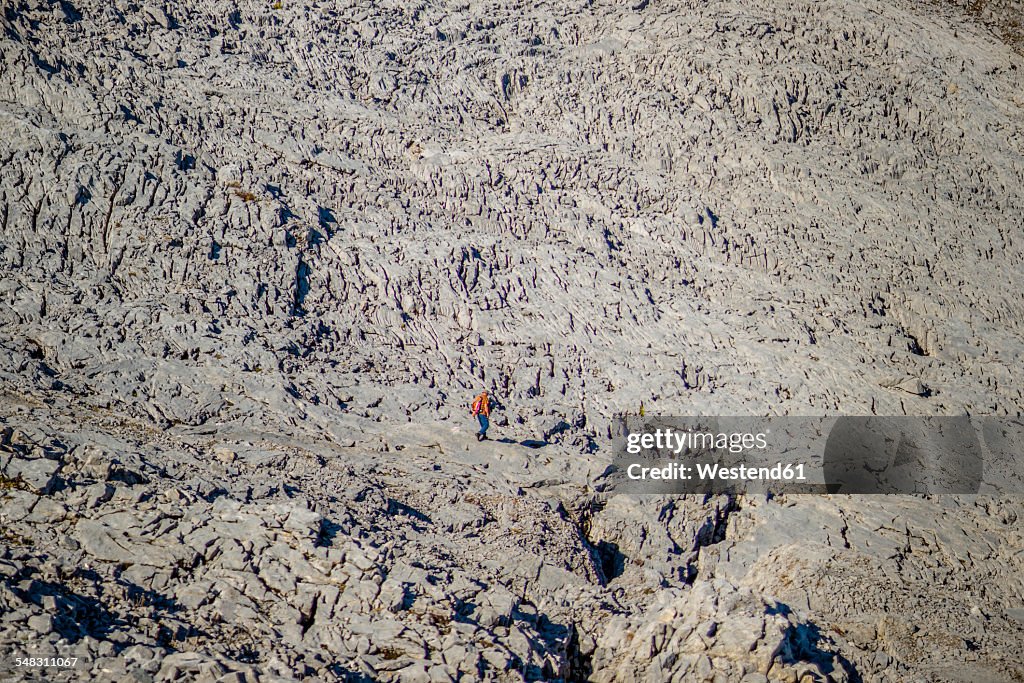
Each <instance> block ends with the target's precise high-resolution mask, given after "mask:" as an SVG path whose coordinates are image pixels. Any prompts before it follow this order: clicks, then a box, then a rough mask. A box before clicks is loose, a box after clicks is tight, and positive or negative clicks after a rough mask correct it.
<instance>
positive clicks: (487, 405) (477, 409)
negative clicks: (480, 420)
mask: <svg viewBox="0 0 1024 683" xmlns="http://www.w3.org/2000/svg"><path fill="white" fill-rule="evenodd" d="M472 410H473V415H478V414H481V413H482V414H483V416H484V417H490V416H491V397H490V396H488V395H487V394H480V395H479V396H477V397H476V398H475V399H473V406H472Z"/></svg>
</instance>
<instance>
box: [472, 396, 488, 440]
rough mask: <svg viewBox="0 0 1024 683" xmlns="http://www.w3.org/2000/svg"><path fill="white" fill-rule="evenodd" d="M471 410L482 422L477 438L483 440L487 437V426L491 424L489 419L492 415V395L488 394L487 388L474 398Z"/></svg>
mask: <svg viewBox="0 0 1024 683" xmlns="http://www.w3.org/2000/svg"><path fill="white" fill-rule="evenodd" d="M471 410H472V411H473V416H474V417H475V418H476V419H477V421H478V422H480V431H479V433H477V435H476V440H477V441H483V440H485V439H486V438H487V428H488V427H490V426H491V421H490V420H489V419H488V418H489V417H490V416H491V397H490V396H489V395H488V394H487V390H486V389H484V390H483V391H482V392H480V395H479V396H477V397H476V398H475V399H473V405H472V408H471Z"/></svg>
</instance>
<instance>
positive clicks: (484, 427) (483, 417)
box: [476, 413, 491, 434]
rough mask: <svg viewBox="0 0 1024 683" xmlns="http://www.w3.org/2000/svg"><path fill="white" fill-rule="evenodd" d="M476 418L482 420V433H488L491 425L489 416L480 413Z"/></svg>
mask: <svg viewBox="0 0 1024 683" xmlns="http://www.w3.org/2000/svg"><path fill="white" fill-rule="evenodd" d="M476 419H477V420H479V422H480V433H481V434H487V428H488V427H490V426H491V421H490V420H488V419H487V416H486V415H484V414H483V413H479V414H478V415H477V416H476Z"/></svg>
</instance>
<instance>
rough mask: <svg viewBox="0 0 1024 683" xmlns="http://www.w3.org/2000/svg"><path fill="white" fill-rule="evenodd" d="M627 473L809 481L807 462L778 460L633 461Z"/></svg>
mask: <svg viewBox="0 0 1024 683" xmlns="http://www.w3.org/2000/svg"><path fill="white" fill-rule="evenodd" d="M626 476H628V477H629V478H630V479H633V480H648V479H649V480H661V481H690V480H695V479H696V480H700V481H807V477H806V476H805V475H804V466H803V464H798V465H793V464H788V463H786V464H784V463H781V462H779V463H776V464H775V465H773V466H771V467H748V466H747V465H737V466H735V467H722V466H721V465H718V464H715V463H699V462H698V463H694V464H693V465H683V464H681V463H677V462H673V463H669V464H667V465H664V466H662V467H644V466H643V465H640V464H638V463H633V464H632V465H630V466H629V467H628V468H626Z"/></svg>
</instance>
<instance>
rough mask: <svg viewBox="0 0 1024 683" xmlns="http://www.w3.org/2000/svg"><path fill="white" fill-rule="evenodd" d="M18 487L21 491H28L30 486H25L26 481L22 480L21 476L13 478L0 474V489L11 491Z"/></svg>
mask: <svg viewBox="0 0 1024 683" xmlns="http://www.w3.org/2000/svg"><path fill="white" fill-rule="evenodd" d="M13 489H18V490H19V491H27V490H28V487H27V486H25V482H23V481H22V480H21V477H18V478H16V479H11V478H10V477H5V476H4V475H2V474H0V491H11V490H13Z"/></svg>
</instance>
